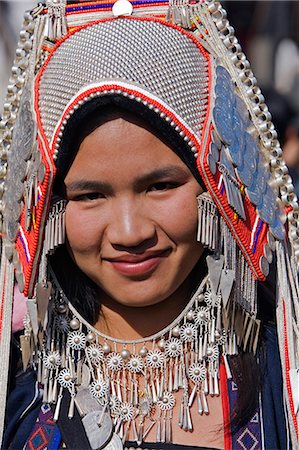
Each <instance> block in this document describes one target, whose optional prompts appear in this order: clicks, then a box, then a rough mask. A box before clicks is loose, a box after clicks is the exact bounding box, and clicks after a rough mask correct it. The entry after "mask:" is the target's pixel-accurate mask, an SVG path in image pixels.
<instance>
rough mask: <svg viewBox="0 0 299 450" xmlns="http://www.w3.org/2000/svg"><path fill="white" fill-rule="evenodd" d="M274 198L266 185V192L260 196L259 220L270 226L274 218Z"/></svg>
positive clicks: (270, 189)
mask: <svg viewBox="0 0 299 450" xmlns="http://www.w3.org/2000/svg"><path fill="white" fill-rule="evenodd" d="M275 210H276V198H275V194H274V192H273V190H272V188H271V187H270V186H269V185H267V187H266V191H265V192H264V193H263V196H262V206H261V207H260V205H259V206H258V211H259V215H260V218H261V219H262V220H263V221H264V222H266V223H268V224H270V223H272V222H273V220H274V218H275Z"/></svg>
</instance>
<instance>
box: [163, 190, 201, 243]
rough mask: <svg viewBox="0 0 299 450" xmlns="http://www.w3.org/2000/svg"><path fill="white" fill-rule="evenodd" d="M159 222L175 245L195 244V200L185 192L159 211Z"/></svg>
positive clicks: (196, 215)
mask: <svg viewBox="0 0 299 450" xmlns="http://www.w3.org/2000/svg"><path fill="white" fill-rule="evenodd" d="M158 214H159V219H158V220H159V222H160V224H161V227H163V228H164V230H165V231H166V233H167V234H168V235H169V237H171V238H172V239H173V240H175V241H176V242H177V243H184V244H190V245H194V244H195V243H197V241H196V234H197V224H198V212H197V200H196V195H195V194H193V195H192V196H191V195H190V194H189V193H188V192H187V194H185V195H180V196H178V197H177V198H176V199H174V201H173V202H172V203H171V204H169V205H168V207H167V208H161V209H160V211H159V213H158Z"/></svg>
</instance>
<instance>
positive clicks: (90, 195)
mask: <svg viewBox="0 0 299 450" xmlns="http://www.w3.org/2000/svg"><path fill="white" fill-rule="evenodd" d="M102 198H105V196H104V194H102V193H100V192H87V193H86V194H78V195H74V196H73V195H72V196H70V198H69V200H72V201H74V202H84V201H85V202H86V201H95V200H99V199H102Z"/></svg>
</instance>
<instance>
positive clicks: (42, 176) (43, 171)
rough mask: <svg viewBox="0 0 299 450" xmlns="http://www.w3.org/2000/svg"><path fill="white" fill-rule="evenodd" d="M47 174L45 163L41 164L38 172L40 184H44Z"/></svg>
mask: <svg viewBox="0 0 299 450" xmlns="http://www.w3.org/2000/svg"><path fill="white" fill-rule="evenodd" d="M45 174H46V169H45V166H44V163H43V162H41V163H40V165H39V168H38V172H37V176H38V181H39V182H40V183H43V181H44V179H45Z"/></svg>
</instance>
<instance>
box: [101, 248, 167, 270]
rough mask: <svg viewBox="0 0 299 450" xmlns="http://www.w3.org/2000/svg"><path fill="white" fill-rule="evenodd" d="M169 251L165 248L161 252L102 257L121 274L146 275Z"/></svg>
mask: <svg viewBox="0 0 299 450" xmlns="http://www.w3.org/2000/svg"><path fill="white" fill-rule="evenodd" d="M170 252H171V249H167V250H163V251H161V252H158V251H156V252H148V253H146V254H143V255H124V256H120V257H118V258H111V259H109V258H108V259H105V258H104V260H105V261H107V262H108V263H110V264H111V265H112V267H113V268H114V269H115V270H116V271H117V272H119V273H121V274H122V275H127V276H134V275H146V274H149V273H151V272H152V271H153V270H155V269H156V268H157V267H158V266H159V265H160V263H161V262H162V261H163V260H164V259H165V258H166V257H167V256H168V255H169V254H170Z"/></svg>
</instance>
